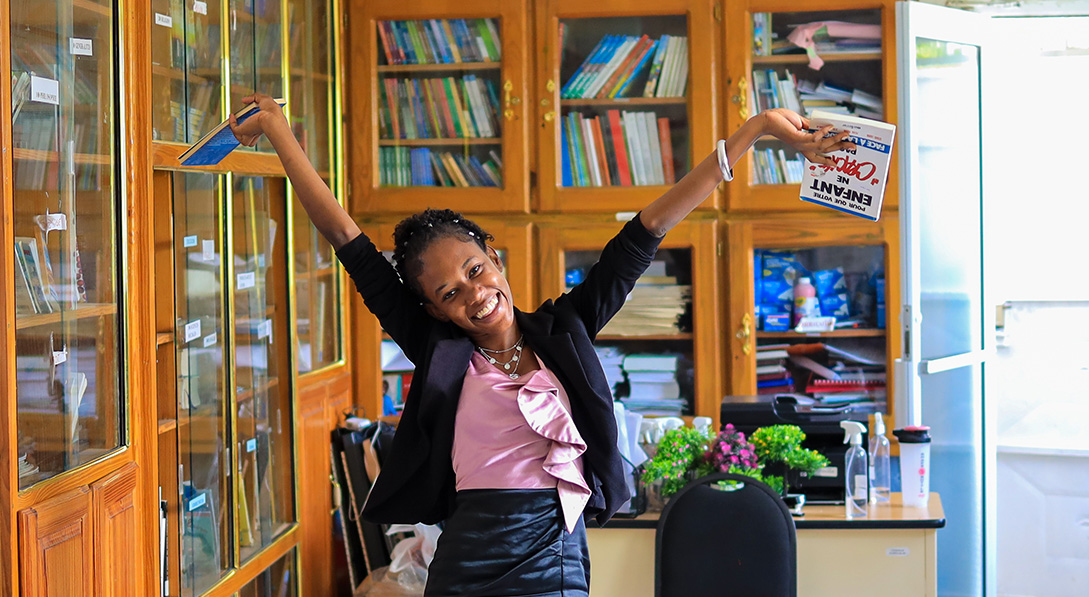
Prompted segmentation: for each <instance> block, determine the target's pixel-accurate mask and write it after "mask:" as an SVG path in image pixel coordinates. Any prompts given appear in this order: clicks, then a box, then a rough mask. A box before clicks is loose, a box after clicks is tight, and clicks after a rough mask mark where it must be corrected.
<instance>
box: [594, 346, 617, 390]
mask: <svg viewBox="0 0 1089 597" xmlns="http://www.w3.org/2000/svg"><path fill="white" fill-rule="evenodd" d="M594 352H595V353H597V359H598V361H601V370H602V371H603V372H604V373H605V383H607V384H609V391H610V392H612V393H613V396H614V397H615V396H616V384H618V383H620V382H622V381H624V369H623V367H622V365H623V363H624V353H623V352H621V351H620V349H619V348H617V347H616V346H594Z"/></svg>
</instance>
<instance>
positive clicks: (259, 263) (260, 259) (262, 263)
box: [257, 253, 265, 267]
mask: <svg viewBox="0 0 1089 597" xmlns="http://www.w3.org/2000/svg"><path fill="white" fill-rule="evenodd" d="M257 267H265V254H264V253H262V254H260V255H258V256H257Z"/></svg>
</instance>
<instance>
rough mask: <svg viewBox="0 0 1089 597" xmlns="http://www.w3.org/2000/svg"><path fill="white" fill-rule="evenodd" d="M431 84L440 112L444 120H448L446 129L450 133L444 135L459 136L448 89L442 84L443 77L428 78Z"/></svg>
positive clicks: (432, 93)
mask: <svg viewBox="0 0 1089 597" xmlns="http://www.w3.org/2000/svg"><path fill="white" fill-rule="evenodd" d="M428 82H429V83H430V84H431V89H432V91H431V96H432V97H434V98H435V100H434V101H435V102H437V103H438V105H439V108H440V109H439V113H440V114H442V117H443V120H445V121H446V130H447V131H448V133H447V134H446V135H444V136H446V137H449V138H451V139H454V138H457V136H458V132H457V129H456V128H454V117H453V115H452V114H450V102H449V101H447V99H446V89H445V88H444V87H443V86H442V80H441V79H428Z"/></svg>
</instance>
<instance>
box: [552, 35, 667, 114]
mask: <svg viewBox="0 0 1089 597" xmlns="http://www.w3.org/2000/svg"><path fill="white" fill-rule="evenodd" d="M561 26H563V27H565V26H566V25H561ZM562 37H563V32H562V31H561V38H562ZM644 75H645V83H644V84H643V86H642V94H641V95H642V97H683V96H684V92H685V88H686V87H687V85H688V38H687V37H684V36H676V35H663V36H662V37H661V38H660V39H657V40H654V39H651V38H650V37H649V36H647V35H643V36H635V35H606V36H605V37H603V38H602V39H601V41H599V42H598V44H597V45H596V46H594V49H593V50H591V51H590V54H589V55H587V56H586V58H585V59H584V60H583V61H582V64H580V65H579V67H578V69H576V70H575V73H574V74H573V75H572V76H571V78H570V79H568V80H567V82H566V83H564V84H563V87H562V88H560V97H561V98H563V99H592V98H618V97H633V96H634V95H636V94H637V91H636V90H637V89H638V87H637V85H636V82H637V81H641V80H643V79H644Z"/></svg>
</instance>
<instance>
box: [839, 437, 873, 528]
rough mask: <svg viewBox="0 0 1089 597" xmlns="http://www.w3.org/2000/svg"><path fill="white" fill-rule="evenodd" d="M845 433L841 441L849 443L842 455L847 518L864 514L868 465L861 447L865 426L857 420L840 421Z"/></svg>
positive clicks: (864, 451)
mask: <svg viewBox="0 0 1089 597" xmlns="http://www.w3.org/2000/svg"><path fill="white" fill-rule="evenodd" d="M839 426H840V427H842V428H843V431H844V432H845V435H844V437H843V443H845V444H848V443H849V444H851V446H850V447H849V448H847V453H846V454H844V457H843V477H844V484H845V485H846V487H845V489H846V493H844V498H845V499H844V504H845V506H846V514H847V518H851V517H854V516H865V515H866V500H867V491H866V488H867V484H868V480H869V467H867V466H866V450H865V449H863V447H862V434H863V433H865V432H866V427H865V426H864V425H863V424H862V423H859V422H858V421H840V422H839Z"/></svg>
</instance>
